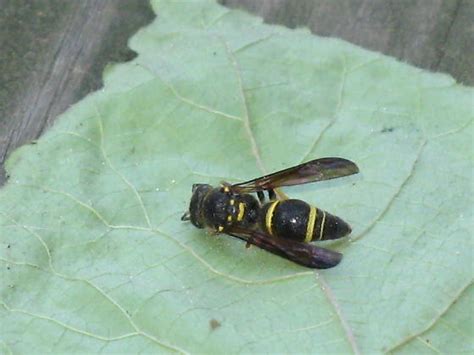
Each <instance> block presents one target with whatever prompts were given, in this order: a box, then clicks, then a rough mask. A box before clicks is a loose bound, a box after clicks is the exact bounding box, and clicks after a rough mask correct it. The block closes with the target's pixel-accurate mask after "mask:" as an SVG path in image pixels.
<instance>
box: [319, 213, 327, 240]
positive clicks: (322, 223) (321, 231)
mask: <svg viewBox="0 0 474 355" xmlns="http://www.w3.org/2000/svg"><path fill="white" fill-rule="evenodd" d="M325 223H326V212H324V211H323V220H322V221H321V228H320V230H319V240H322V239H323V234H324V224H325Z"/></svg>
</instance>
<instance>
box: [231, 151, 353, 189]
mask: <svg viewBox="0 0 474 355" xmlns="http://www.w3.org/2000/svg"><path fill="white" fill-rule="evenodd" d="M358 172H359V168H358V167H357V165H356V164H355V163H354V162H352V161H350V160H347V159H343V158H321V159H315V160H311V161H308V162H306V163H303V164H300V165H297V166H293V167H291V168H288V169H285V170H281V171H277V172H275V173H272V174H269V175H265V176H262V177H259V178H256V179H252V180H249V181H245V182H241V183H238V184H234V185H231V186H230V189H231V190H232V191H234V192H236V193H250V192H256V191H262V190H270V189H274V188H277V187H280V186H291V185H299V184H307V183H309V182H315V181H323V180H330V179H335V178H338V177H342V176H348V175H352V174H356V173H358Z"/></svg>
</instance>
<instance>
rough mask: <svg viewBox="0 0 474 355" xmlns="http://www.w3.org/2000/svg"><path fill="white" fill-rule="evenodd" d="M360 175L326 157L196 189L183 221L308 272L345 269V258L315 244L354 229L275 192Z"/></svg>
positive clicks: (346, 163) (343, 162)
mask: <svg viewBox="0 0 474 355" xmlns="http://www.w3.org/2000/svg"><path fill="white" fill-rule="evenodd" d="M358 172H359V168H358V167H357V165H356V164H355V163H353V162H352V161H350V160H347V159H343V158H321V159H315V160H311V161H309V162H306V163H303V164H300V165H297V166H294V167H291V168H288V169H285V170H281V171H277V172H275V173H272V174H268V175H265V176H262V177H259V178H256V179H252V180H249V181H245V182H241V183H238V184H229V183H227V182H222V183H221V186H218V187H212V186H211V185H208V184H194V185H193V188H192V197H191V202H190V204H189V210H188V211H187V212H186V213H185V214H184V215H183V217H182V218H181V220H183V221H184V220H190V221H191V223H192V224H193V225H194V226H196V227H197V228H206V229H208V230H209V231H210V232H211V233H225V234H228V235H231V236H234V237H237V238H239V239H242V240H244V241H246V242H247V245H250V244H253V245H256V246H258V247H259V248H262V249H265V250H267V251H269V252H271V253H273V254H276V255H279V256H282V257H284V258H286V259H288V260H291V261H293V262H295V263H297V264H300V265H303V266H306V267H310V268H318V269H327V268H331V267H334V266H336V265H337V264H339V262H340V261H341V259H342V254H341V253H338V252H335V251H332V250H329V249H325V248H321V247H318V246H316V245H314V244H311V243H310V242H312V241H320V240H329V239H338V238H342V237H345V236H346V235H348V234H349V233H350V232H351V227H350V226H349V224H347V223H346V222H344V221H343V220H342V219H341V218H339V217H337V216H335V215H332V214H330V213H329V212H326V211H323V210H321V209H319V208H317V207H315V206H312V205H310V204H308V203H306V202H304V201H302V200H297V199H286V198H277V196H276V194H275V189H276V188H279V187H282V186H291V185H300V184H306V183H310V182H316V181H324V180H329V179H335V178H339V177H343V176H348V175H352V174H356V173H358ZM265 191H266V192H267V194H268V199H266V198H265V194H264V192H265ZM253 193H256V194H257V197H258V199H257V198H256V197H255V196H254V195H253Z"/></svg>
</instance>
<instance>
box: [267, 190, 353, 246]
mask: <svg viewBox="0 0 474 355" xmlns="http://www.w3.org/2000/svg"><path fill="white" fill-rule="evenodd" d="M260 225H261V227H262V228H263V229H264V230H265V231H266V232H267V233H269V234H270V235H272V236H274V237H277V238H285V239H292V240H296V241H300V242H310V241H313V240H326V239H337V238H341V237H344V236H346V235H347V234H349V233H350V231H351V229H350V227H349V225H348V224H347V223H346V222H344V221H343V220H341V219H340V218H339V217H336V216H334V215H332V214H330V213H328V212H326V211H323V210H321V209H319V208H317V207H314V206H311V205H309V204H307V203H306V202H304V201H301V200H294V199H289V200H283V201H273V202H270V203H267V204H266V205H265V206H263V207H262V210H261V215H260Z"/></svg>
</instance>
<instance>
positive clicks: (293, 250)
mask: <svg viewBox="0 0 474 355" xmlns="http://www.w3.org/2000/svg"><path fill="white" fill-rule="evenodd" d="M226 233H228V234H230V235H232V236H234V237H237V238H239V239H242V240H244V241H246V242H247V243H250V244H253V245H255V246H257V247H259V248H261V249H264V250H267V251H269V252H270V253H273V254H276V255H279V256H281V257H283V258H285V259H288V260H291V261H293V262H295V263H297V264H299V265H303V266H306V267H309V268H314V269H329V268H331V267H334V266H336V265H337V264H339V262H340V261H341V259H342V254H341V253H338V252H335V251H332V250H329V249H325V248H321V247H317V246H315V245H313V244H309V243H302V242H296V241H293V240H289V239H282V238H275V237H272V236H270V235H268V234H266V233H263V232H261V231H257V230H242V229H241V230H239V229H235V228H234V230H233V231H231V232H226Z"/></svg>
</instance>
